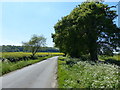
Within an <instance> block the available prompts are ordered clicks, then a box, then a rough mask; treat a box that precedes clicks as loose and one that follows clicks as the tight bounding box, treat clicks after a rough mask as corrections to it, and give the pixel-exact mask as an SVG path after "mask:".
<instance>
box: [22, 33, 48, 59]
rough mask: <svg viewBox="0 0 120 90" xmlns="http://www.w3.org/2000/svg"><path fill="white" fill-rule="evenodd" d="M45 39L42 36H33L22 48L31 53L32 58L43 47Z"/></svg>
mask: <svg viewBox="0 0 120 90" xmlns="http://www.w3.org/2000/svg"><path fill="white" fill-rule="evenodd" d="M45 43H46V39H45V38H44V37H43V36H37V35H33V36H32V38H31V39H30V40H29V41H28V42H23V43H22V44H23V46H24V47H25V48H26V49H28V50H30V51H32V56H33V57H34V56H35V54H36V53H37V51H38V50H39V49H40V48H41V47H43V46H45Z"/></svg>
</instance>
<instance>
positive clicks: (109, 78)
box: [58, 57, 120, 88]
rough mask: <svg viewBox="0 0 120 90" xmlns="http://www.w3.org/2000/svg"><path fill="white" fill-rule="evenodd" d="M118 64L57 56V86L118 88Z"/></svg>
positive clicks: (119, 77)
mask: <svg viewBox="0 0 120 90" xmlns="http://www.w3.org/2000/svg"><path fill="white" fill-rule="evenodd" d="M119 79H120V72H119V66H117V65H112V64H104V63H94V62H90V61H81V60H80V59H75V58H71V59H70V58H65V57H64V58H63V57H59V60H58V87H59V88H120V83H119V81H118V80H119Z"/></svg>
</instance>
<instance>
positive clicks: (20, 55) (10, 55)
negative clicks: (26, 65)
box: [0, 52, 64, 62]
mask: <svg viewBox="0 0 120 90" xmlns="http://www.w3.org/2000/svg"><path fill="white" fill-rule="evenodd" d="M31 55H32V53H30V52H3V53H2V56H0V58H1V59H4V60H5V59H7V60H9V61H13V62H14V61H20V60H29V59H32V58H31ZM47 55H49V56H54V55H64V54H63V53H56V52H55V53H49V52H39V53H36V55H35V56H36V57H42V56H47Z"/></svg>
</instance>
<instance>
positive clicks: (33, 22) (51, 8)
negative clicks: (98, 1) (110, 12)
mask: <svg viewBox="0 0 120 90" xmlns="http://www.w3.org/2000/svg"><path fill="white" fill-rule="evenodd" d="M80 3H81V2H5V1H4V2H0V13H1V14H0V20H1V22H0V34H1V35H0V45H22V41H23V42H26V41H29V39H30V38H31V36H32V35H33V34H37V35H43V36H44V37H45V38H46V39H47V41H46V44H47V45H46V46H48V47H53V46H54V43H53V42H52V38H51V34H52V33H54V25H55V24H56V23H57V21H58V20H60V19H61V17H63V16H66V15H68V14H69V13H70V12H71V11H72V10H73V9H74V8H75V7H76V5H78V4H80ZM107 4H109V5H116V4H117V2H114V3H111V2H109V3H107Z"/></svg>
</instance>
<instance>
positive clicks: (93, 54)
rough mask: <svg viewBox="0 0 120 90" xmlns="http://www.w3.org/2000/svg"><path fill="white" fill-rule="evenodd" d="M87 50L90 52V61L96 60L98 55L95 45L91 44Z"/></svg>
mask: <svg viewBox="0 0 120 90" xmlns="http://www.w3.org/2000/svg"><path fill="white" fill-rule="evenodd" d="M89 52H90V59H91V60H92V61H95V62H96V61H97V60H98V56H97V47H96V45H95V46H92V47H90V48H89Z"/></svg>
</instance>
